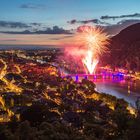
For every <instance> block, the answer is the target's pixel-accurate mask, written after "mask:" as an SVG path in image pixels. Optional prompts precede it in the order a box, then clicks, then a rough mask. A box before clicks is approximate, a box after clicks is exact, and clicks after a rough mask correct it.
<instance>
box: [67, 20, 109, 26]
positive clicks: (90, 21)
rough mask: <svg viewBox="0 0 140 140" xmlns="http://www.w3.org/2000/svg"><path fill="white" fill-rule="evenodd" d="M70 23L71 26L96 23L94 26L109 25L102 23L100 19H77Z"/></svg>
mask: <svg viewBox="0 0 140 140" xmlns="http://www.w3.org/2000/svg"><path fill="white" fill-rule="evenodd" d="M68 23H70V24H76V23H80V24H88V23H94V24H106V25H108V23H106V22H103V21H101V20H99V19H90V20H76V19H73V20H71V21H68Z"/></svg>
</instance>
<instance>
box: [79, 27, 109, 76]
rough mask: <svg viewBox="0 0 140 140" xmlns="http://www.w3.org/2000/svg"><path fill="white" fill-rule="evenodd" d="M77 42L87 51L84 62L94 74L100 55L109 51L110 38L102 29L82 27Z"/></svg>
mask: <svg viewBox="0 0 140 140" xmlns="http://www.w3.org/2000/svg"><path fill="white" fill-rule="evenodd" d="M77 41H78V42H79V43H80V45H81V46H84V50H86V52H85V55H84V57H83V59H82V62H83V64H84V65H85V66H86V69H87V70H88V72H89V73H90V74H92V73H93V72H94V70H95V68H96V65H97V64H98V62H99V57H100V55H102V54H103V53H104V52H106V51H107V47H106V45H107V44H108V36H107V34H106V33H104V32H103V31H102V30H101V29H100V28H95V27H91V26H80V27H79V28H78V34H77Z"/></svg>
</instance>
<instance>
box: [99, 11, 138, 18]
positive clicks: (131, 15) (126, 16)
mask: <svg viewBox="0 0 140 140" xmlns="http://www.w3.org/2000/svg"><path fill="white" fill-rule="evenodd" d="M133 17H137V18H139V17H140V13H135V14H129V15H120V16H108V15H106V16H101V19H103V20H107V19H113V20H115V19H118V18H133Z"/></svg>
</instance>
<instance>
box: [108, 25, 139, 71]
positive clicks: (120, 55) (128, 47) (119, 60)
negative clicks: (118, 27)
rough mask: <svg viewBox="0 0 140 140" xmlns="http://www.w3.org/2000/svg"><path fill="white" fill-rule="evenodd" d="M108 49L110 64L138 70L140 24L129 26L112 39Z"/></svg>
mask: <svg viewBox="0 0 140 140" xmlns="http://www.w3.org/2000/svg"><path fill="white" fill-rule="evenodd" d="M110 49H111V52H110V58H109V60H108V62H109V63H110V64H114V66H117V67H126V68H127V69H132V70H140V23H137V24H134V25H131V26H129V27H127V28H125V29H124V30H122V31H121V32H120V33H119V34H117V35H116V36H114V37H112V39H111V41H110Z"/></svg>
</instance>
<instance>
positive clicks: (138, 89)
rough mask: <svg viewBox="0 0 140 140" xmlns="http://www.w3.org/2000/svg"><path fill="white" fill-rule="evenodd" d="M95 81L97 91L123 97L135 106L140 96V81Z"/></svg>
mask: <svg viewBox="0 0 140 140" xmlns="http://www.w3.org/2000/svg"><path fill="white" fill-rule="evenodd" d="M94 83H95V84H96V89H97V91H99V92H103V93H108V94H111V95H114V96H116V97H117V98H123V99H124V100H126V101H127V102H128V103H129V104H130V105H131V106H135V102H136V100H137V98H138V97H140V81H126V80H121V81H120V80H96V81H94Z"/></svg>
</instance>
